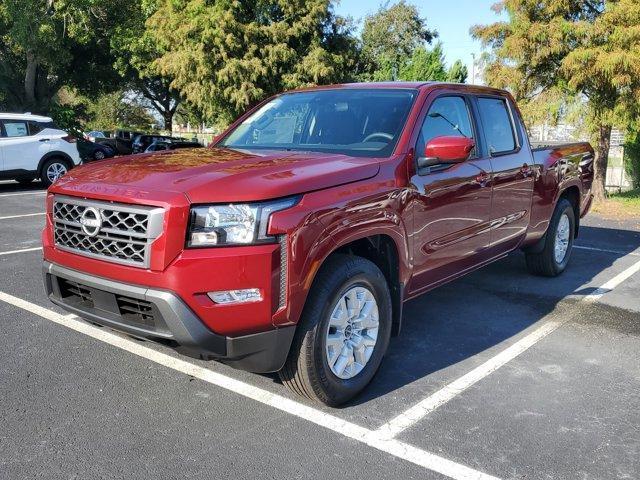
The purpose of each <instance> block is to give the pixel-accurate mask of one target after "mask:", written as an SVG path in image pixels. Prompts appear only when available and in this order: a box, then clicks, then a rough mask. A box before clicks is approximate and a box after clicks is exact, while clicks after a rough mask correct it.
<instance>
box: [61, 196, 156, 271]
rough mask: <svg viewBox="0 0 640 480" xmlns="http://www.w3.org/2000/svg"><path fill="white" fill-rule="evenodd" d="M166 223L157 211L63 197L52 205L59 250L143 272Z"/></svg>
mask: <svg viewBox="0 0 640 480" xmlns="http://www.w3.org/2000/svg"><path fill="white" fill-rule="evenodd" d="M163 219H164V210H163V209H161V208H157V207H147V206H137V205H124V204H118V203H110V202H102V201H98V200H82V199H76V198H72V197H63V196H56V197H55V198H54V203H53V222H54V240H55V243H56V246H57V247H58V248H60V249H62V250H67V251H71V252H73V253H77V254H80V255H85V256H88V257H94V258H99V259H103V260H107V261H110V262H114V263H122V264H126V265H132V266H136V267H142V268H147V267H149V262H150V248H151V243H153V240H155V239H156V238H157V237H158V236H159V235H160V233H162V222H163ZM83 222H84V223H83ZM91 222H94V223H91Z"/></svg>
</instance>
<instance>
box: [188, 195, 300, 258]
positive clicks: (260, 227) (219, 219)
mask: <svg viewBox="0 0 640 480" xmlns="http://www.w3.org/2000/svg"><path fill="white" fill-rule="evenodd" d="M297 202H298V197H294V198H286V199H284V200H276V201H273V202H265V203H243V204H240V203H237V204H227V205H204V206H199V207H193V208H191V221H190V223H189V235H188V240H187V246H189V247H215V246H227V245H249V244H254V243H269V242H273V241H275V238H274V237H270V236H269V235H267V227H268V226H269V217H270V216H271V214H272V213H274V212H277V211H279V210H284V209H285V208H290V207H292V206H294V205H295V204H296V203H297Z"/></svg>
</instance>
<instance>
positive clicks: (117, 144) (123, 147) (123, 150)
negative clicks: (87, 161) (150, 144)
mask: <svg viewBox="0 0 640 480" xmlns="http://www.w3.org/2000/svg"><path fill="white" fill-rule="evenodd" d="M138 135H142V133H140V132H134V131H132V130H117V131H116V133H115V135H114V136H112V137H108V138H96V139H95V141H96V143H99V144H100V145H108V146H109V147H111V149H112V150H114V151H115V152H116V153H117V154H119V155H129V154H130V153H132V151H133V148H132V143H133V139H134V138H135V137H136V136H138Z"/></svg>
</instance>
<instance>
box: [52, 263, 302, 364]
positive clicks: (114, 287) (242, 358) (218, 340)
mask: <svg viewBox="0 0 640 480" xmlns="http://www.w3.org/2000/svg"><path fill="white" fill-rule="evenodd" d="M43 275H44V287H45V291H46V294H47V296H48V297H49V299H50V300H51V301H52V302H53V303H55V304H56V305H59V306H60V307H62V308H64V309H65V310H67V311H69V312H71V313H74V314H76V315H78V316H79V317H81V318H84V319H86V320H88V321H90V322H93V323H97V324H99V325H103V326H106V327H110V328H113V329H114V330H118V331H121V332H124V333H126V334H129V335H132V336H134V337H139V338H144V339H148V340H152V341H156V342H159V343H162V344H165V345H169V346H171V347H173V348H175V349H176V350H178V351H179V352H180V353H183V354H185V355H188V356H191V357H196V358H203V359H216V360H220V361H222V362H224V363H227V364H229V365H231V366H233V367H235V368H239V369H242V370H248V371H251V372H256V373H268V372H275V371H278V370H280V369H281V368H282V366H283V365H284V362H285V361H286V358H287V355H288V353H289V348H290V347H291V342H292V341H293V335H294V333H295V326H291V327H282V328H277V329H274V330H269V331H266V332H260V333H255V334H251V335H243V336H239V337H226V336H223V335H218V334H217V333H215V332H212V331H211V330H209V328H207V327H206V326H205V325H204V324H203V323H202V321H201V320H200V319H199V318H198V316H197V315H196V314H195V313H194V312H193V311H192V310H191V309H190V308H189V307H188V306H187V305H186V304H185V303H184V302H183V301H182V300H181V299H180V298H179V297H178V295H176V294H175V293H173V292H170V291H166V290H156V289H150V288H145V287H139V286H135V285H128V284H125V283H120V282H115V281H113V280H108V279H105V278H101V277H96V276H93V275H88V274H86V273H82V272H78V271H76V270H71V269H68V268H65V267H62V266H60V265H56V264H53V263H50V262H47V261H45V262H44V264H43ZM58 278H64V279H67V280H70V281H72V282H76V283H79V284H82V285H84V286H87V287H88V288H90V289H93V290H94V291H95V292H96V293H99V294H100V295H101V296H105V295H106V296H108V295H109V294H112V295H123V296H127V297H131V298H137V299H140V300H145V301H147V302H150V303H151V304H152V305H153V307H154V311H155V315H156V328H155V329H149V328H143V327H142V326H138V325H134V324H132V323H131V322H127V321H126V320H125V319H124V318H123V317H122V316H121V315H119V314H118V312H117V311H116V310H113V309H111V310H110V309H109V308H108V307H104V308H96V307H89V306H87V305H82V304H78V303H76V304H74V303H73V302H70V301H69V300H67V299H65V298H63V296H62V293H61V290H60V286H59V283H58Z"/></svg>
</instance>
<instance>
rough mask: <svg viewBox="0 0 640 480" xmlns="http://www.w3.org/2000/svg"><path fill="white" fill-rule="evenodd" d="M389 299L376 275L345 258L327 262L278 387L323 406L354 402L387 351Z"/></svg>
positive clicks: (362, 264)
mask: <svg viewBox="0 0 640 480" xmlns="http://www.w3.org/2000/svg"><path fill="white" fill-rule="evenodd" d="M391 322H392V316H391V295H390V293H389V287H388V285H387V281H386V279H385V277H384V275H383V274H382V272H381V271H380V269H379V268H378V267H377V266H376V265H375V264H374V263H372V262H370V261H369V260H366V259H364V258H361V257H355V256H350V255H342V254H336V255H333V256H332V257H330V258H329V259H328V260H327V262H326V263H325V265H323V267H322V269H321V270H320V272H319V273H318V276H317V277H316V279H315V281H314V283H313V286H312V288H311V291H310V293H309V297H308V299H307V303H306V304H305V308H304V311H303V313H302V317H301V319H300V323H299V324H298V328H297V331H296V335H295V337H294V340H293V344H292V346H291V350H290V352H289V357H288V358H287V361H286V363H285V365H284V367H283V368H282V370H280V372H278V373H279V375H280V378H281V379H282V382H283V383H284V384H285V385H286V386H287V387H288V388H289V389H290V390H292V391H293V392H295V393H297V394H299V395H302V396H305V397H308V398H310V399H312V400H317V401H319V402H322V403H324V404H326V405H329V406H338V405H340V404H342V403H344V402H346V401H348V400H350V399H352V398H353V397H355V396H356V395H357V394H358V393H359V392H360V391H362V389H364V388H365V387H366V386H367V384H369V382H370V381H371V379H372V378H373V376H374V375H375V373H376V371H377V370H378V368H379V366H380V363H381V362H382V358H383V357H384V354H385V353H386V351H387V347H388V346H389V338H390V336H391Z"/></svg>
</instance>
